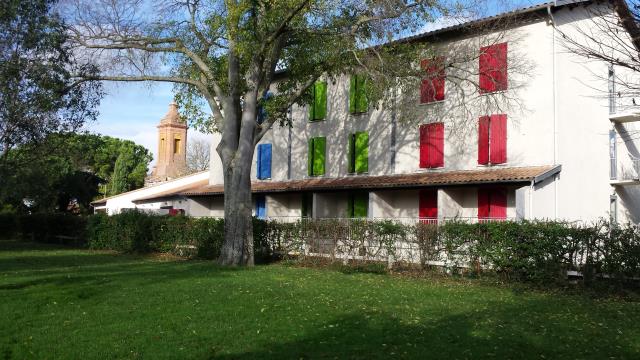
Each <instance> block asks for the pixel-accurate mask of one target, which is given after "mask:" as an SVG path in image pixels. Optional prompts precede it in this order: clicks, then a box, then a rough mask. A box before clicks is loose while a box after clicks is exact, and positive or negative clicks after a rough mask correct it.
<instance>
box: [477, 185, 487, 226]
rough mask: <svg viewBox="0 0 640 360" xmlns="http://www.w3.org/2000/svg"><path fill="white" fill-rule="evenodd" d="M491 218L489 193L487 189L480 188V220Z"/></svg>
mask: <svg viewBox="0 0 640 360" xmlns="http://www.w3.org/2000/svg"><path fill="white" fill-rule="evenodd" d="M487 218H489V191H488V189H487V188H478V219H487Z"/></svg>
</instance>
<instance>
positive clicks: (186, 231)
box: [0, 211, 640, 283]
mask: <svg viewBox="0 0 640 360" xmlns="http://www.w3.org/2000/svg"><path fill="white" fill-rule="evenodd" d="M0 231H1V234H2V236H4V237H10V236H15V235H16V234H21V235H22V237H23V238H26V239H31V240H34V241H41V242H57V243H72V244H76V245H88V246H89V247H90V248H92V249H112V250H118V251H122V252H139V253H146V252H172V253H176V254H178V255H181V256H189V257H199V258H204V259H215V258H217V257H218V256H219V254H220V248H221V246H222V242H223V238H224V237H223V233H224V220H222V219H215V218H190V217H185V216H175V217H170V216H159V215H150V214H146V213H143V212H137V211H127V212H124V213H121V214H119V215H115V216H107V215H104V214H98V215H93V216H90V217H88V218H83V217H77V216H72V215H64V214H34V215H27V216H16V215H11V214H2V215H0ZM254 249H255V252H256V254H255V258H256V261H261V260H267V259H269V258H272V257H280V256H294V257H305V256H312V257H323V258H326V259H327V260H328V261H340V262H342V263H343V264H350V263H353V264H356V263H362V262H363V261H364V262H368V261H373V262H379V263H387V265H388V266H397V265H402V264H403V263H404V264H410V265H416V264H418V265H420V266H421V267H422V268H429V267H433V266H435V265H437V266H440V267H444V268H445V269H447V270H448V271H450V272H459V271H463V272H475V273H481V272H486V271H491V272H497V273H498V274H501V275H503V276H504V277H505V278H507V279H517V280H524V281H536V282H549V281H563V280H565V279H566V277H567V275H566V274H567V271H568V270H574V271H577V272H580V273H582V275H583V277H584V280H585V282H586V283H589V282H591V281H593V280H594V279H596V278H608V279H616V280H623V281H626V280H629V279H632V278H636V279H637V278H639V277H640V229H639V228H638V227H637V226H635V225H625V226H617V225H615V226H612V225H610V224H609V223H608V222H606V221H598V222H596V223H593V224H590V225H580V226H578V225H575V224H572V223H567V222H557V221H518V222H514V221H504V222H481V223H468V222H464V221H448V222H445V223H443V224H431V223H415V224H401V223H398V222H395V221H391V220H381V221H369V220H348V219H301V220H298V221H296V222H279V221H274V220H268V221H264V220H257V219H255V220H254Z"/></svg>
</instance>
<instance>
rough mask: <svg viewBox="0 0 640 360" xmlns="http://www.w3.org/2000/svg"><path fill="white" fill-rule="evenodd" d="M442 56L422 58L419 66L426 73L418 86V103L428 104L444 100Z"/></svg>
mask: <svg viewBox="0 0 640 360" xmlns="http://www.w3.org/2000/svg"><path fill="white" fill-rule="evenodd" d="M444 66H445V64H444V58H443V57H439V58H435V59H424V60H422V61H421V62H420V67H421V68H422V69H423V70H424V71H425V72H426V73H427V75H426V77H425V78H424V79H422V85H421V86H420V103H421V104H428V103H432V102H434V101H442V100H444V80H445V70H444Z"/></svg>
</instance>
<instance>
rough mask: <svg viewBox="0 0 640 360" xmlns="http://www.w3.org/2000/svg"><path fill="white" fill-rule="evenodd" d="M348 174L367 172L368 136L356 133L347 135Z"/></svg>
mask: <svg viewBox="0 0 640 360" xmlns="http://www.w3.org/2000/svg"><path fill="white" fill-rule="evenodd" d="M348 153H349V173H352V174H354V173H355V174H362V173H366V172H367V171H369V134H368V133H367V132H357V133H355V134H350V135H349V151H348Z"/></svg>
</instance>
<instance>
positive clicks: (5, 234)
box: [0, 213, 87, 245]
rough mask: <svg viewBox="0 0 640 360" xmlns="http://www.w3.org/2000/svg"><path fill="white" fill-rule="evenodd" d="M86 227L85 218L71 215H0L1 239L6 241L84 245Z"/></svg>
mask: <svg viewBox="0 0 640 360" xmlns="http://www.w3.org/2000/svg"><path fill="white" fill-rule="evenodd" d="M86 227H87V219H86V218H85V217H81V216H75V215H69V214H62V213H60V214H57V213H53V214H51V213H36V214H30V215H17V214H13V213H5V214H0V238H4V239H12V238H15V237H20V238H22V239H25V240H31V241H36V242H43V243H56V244H68V245H84V244H86V236H85V230H86Z"/></svg>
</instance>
